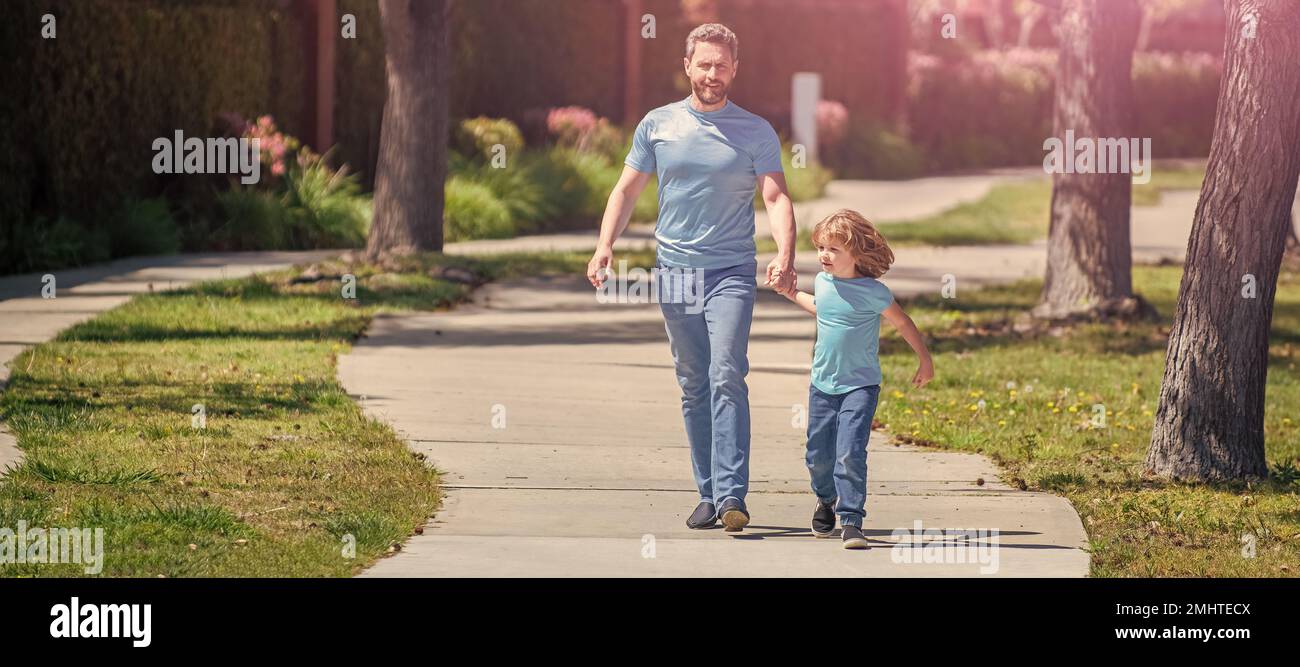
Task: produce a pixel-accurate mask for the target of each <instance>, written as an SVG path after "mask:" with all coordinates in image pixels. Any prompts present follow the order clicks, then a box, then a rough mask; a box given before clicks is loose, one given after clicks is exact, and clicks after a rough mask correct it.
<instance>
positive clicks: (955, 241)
mask: <svg viewBox="0 0 1300 667" xmlns="http://www.w3.org/2000/svg"><path fill="white" fill-rule="evenodd" d="M1204 178H1205V166H1204V165H1203V164H1191V163H1183V162H1178V163H1165V164H1161V163H1156V165H1155V168H1154V169H1153V170H1152V172H1151V182H1150V183H1147V184H1145V185H1134V186H1133V205H1134V206H1156V205H1158V204H1159V203H1160V198H1161V193H1162V192H1164V191H1165V190H1196V189H1199V188H1200V187H1201V181H1202V180H1204ZM1051 203H1052V183H1051V180H1050V179H1047V178H1042V179H1037V180H1032V181H1022V182H1013V183H1004V184H1001V185H995V186H993V188H991V189H990V190H989V192H988V194H986V195H984V197H983V198H981V199H979V200H978V201H974V202H970V203H966V204H958V205H957V206H954V207H952V208H950V209H948V210H946V211H943V212H941V213H938V214H935V215H932V216H927V217H924V218H920V219H916V220H882V221H873V222H877V223H878V224H877V227H878V228H879V229H880V232H881V233H882V234H884V235H885V238H886V239H889V243H890V244H891V245H894V246H906V245H918V244H919V245H938V246H951V245H994V244H1002V243H1029V242H1030V241H1034V240H1036V239H1041V238H1045V237H1046V236H1047V225H1048V222H1049V221H1050V217H1051ZM803 222H804V223H807V224H809V226H810V229H811V223H815V222H816V221H815V220H813V221H803ZM757 242H758V248H759V252H776V242H775V241H773V240H772V239H771V238H770V237H767V238H761V239H758V240H757ZM798 248H799V249H801V250H812V249H813V247H812V239H811V232H810V231H800V233H799V244H798Z"/></svg>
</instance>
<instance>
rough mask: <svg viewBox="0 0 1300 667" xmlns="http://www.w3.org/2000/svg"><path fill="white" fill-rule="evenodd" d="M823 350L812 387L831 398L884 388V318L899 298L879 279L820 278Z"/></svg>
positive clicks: (817, 294) (816, 354) (816, 356)
mask: <svg viewBox="0 0 1300 667" xmlns="http://www.w3.org/2000/svg"><path fill="white" fill-rule="evenodd" d="M813 293H814V296H813V303H814V304H816V306H817V346H816V347H815V348H814V350H813V365H812V384H813V386H814V387H816V388H817V389H819V390H821V391H823V392H825V393H827V394H843V393H845V392H847V391H852V390H854V389H857V388H858V387H870V386H872V385H876V384H880V380H881V375H880V314H881V313H883V312H885V309H886V308H889V306H890V305H891V304H893V303H894V294H893V293H892V292H890V291H889V288H888V287H886V286H885V284H884V283H882V282H880V281H879V280H876V279H875V278H836V277H835V276H833V275H831V274H830V273H828V272H826V271H822V272H821V273H818V274H817V280H816V283H815V287H814V290H813Z"/></svg>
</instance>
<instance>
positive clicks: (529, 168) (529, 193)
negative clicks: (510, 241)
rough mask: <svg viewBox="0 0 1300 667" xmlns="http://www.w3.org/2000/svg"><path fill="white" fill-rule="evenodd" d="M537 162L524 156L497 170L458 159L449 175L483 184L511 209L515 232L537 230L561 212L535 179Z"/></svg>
mask: <svg viewBox="0 0 1300 667" xmlns="http://www.w3.org/2000/svg"><path fill="white" fill-rule="evenodd" d="M537 165H538V163H537V161H536V160H531V159H528V156H527V155H525V156H524V158H523V159H521V160H519V162H517V163H516V164H515V165H512V166H509V167H507V168H505V169H496V168H493V167H492V166H490V165H486V164H476V163H468V162H461V163H460V164H458V165H456V167H454V168H453V170H452V174H453V175H454V176H460V177H461V178H463V179H464V180H466V181H470V182H474V183H478V184H480V185H483V186H486V187H487V188H488V189H490V190H491V191H492V194H493V195H494V196H496V198H497V199H498V200H499V201H501V202H502V203H503V204H505V205H506V208H507V209H508V210H509V211H510V219H511V221H512V222H513V223H514V226H515V229H516V231H517V232H518V233H528V232H531V231H536V230H538V229H540V228H541V227H542V226H543V224H544V223H545V222H547V221H549V220H552V219H554V218H555V217H556V215H557V214H558V213H559V211H560V207H559V206H558V205H557V204H556V203H555V202H554V201H553V199H552V197H551V196H550V193H548V192H546V190H545V189H544V188H543V187H542V185H541V183H539V182H538V181H537V175H536V171H537V168H538V167H537Z"/></svg>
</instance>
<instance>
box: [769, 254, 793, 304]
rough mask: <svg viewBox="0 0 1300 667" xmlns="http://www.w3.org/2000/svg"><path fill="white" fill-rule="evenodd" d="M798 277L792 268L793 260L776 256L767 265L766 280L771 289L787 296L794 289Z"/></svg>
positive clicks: (790, 294) (791, 293)
mask: <svg viewBox="0 0 1300 667" xmlns="http://www.w3.org/2000/svg"><path fill="white" fill-rule="evenodd" d="M798 282H799V278H798V275H797V274H796V273H795V270H794V262H793V261H791V260H786V259H782V258H780V257H777V258H776V259H773V260H772V262H771V263H769V264H768V265H767V281H766V282H765V283H763V284H764V285H767V286H770V287H771V288H772V291H774V292H776V293H777V294H780V295H782V296H784V297H787V298H789V297H790V296H792V295H793V293H794V291H795V286H796V285H797V284H798Z"/></svg>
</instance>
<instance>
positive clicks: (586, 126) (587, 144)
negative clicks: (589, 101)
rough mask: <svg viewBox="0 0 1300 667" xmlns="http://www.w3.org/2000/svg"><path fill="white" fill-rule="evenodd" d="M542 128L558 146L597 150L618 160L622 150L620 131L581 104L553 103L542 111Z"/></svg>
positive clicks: (593, 151) (592, 151) (580, 150)
mask: <svg viewBox="0 0 1300 667" xmlns="http://www.w3.org/2000/svg"><path fill="white" fill-rule="evenodd" d="M546 132H547V134H548V135H549V136H551V137H552V138H553V139H555V143H556V145H558V146H562V147H566V148H573V149H575V150H577V151H578V152H580V153H599V154H601V155H606V156H609V157H612V158H614V159H615V161H617V160H618V158H620V157H622V156H621V155H619V153H620V152H621V151H622V150H623V145H624V143H625V142H624V138H623V133H622V132H621V131H620V130H619V129H618V128H617V127H615V126H613V125H611V124H610V122H609V119H608V118H601V117H599V116H597V115H596V113H595V112H594V111H592V110H591V109H587V108H584V107H556V108H554V109H551V110H549V111H547V112H546Z"/></svg>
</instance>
